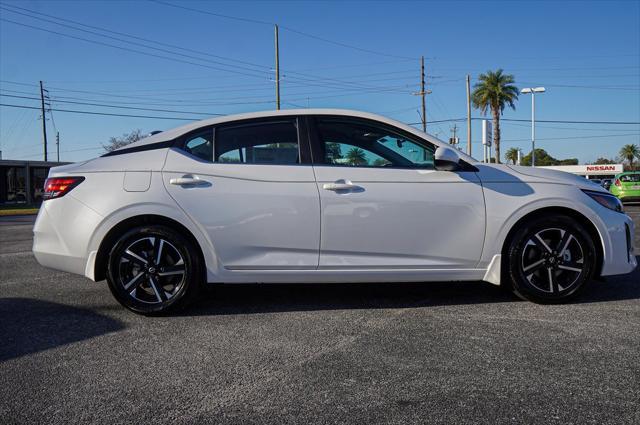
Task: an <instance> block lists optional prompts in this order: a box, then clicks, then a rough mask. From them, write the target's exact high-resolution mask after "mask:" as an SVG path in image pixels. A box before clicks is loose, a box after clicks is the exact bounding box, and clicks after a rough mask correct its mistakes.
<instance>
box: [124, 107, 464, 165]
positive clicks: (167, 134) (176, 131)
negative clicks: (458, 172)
mask: <svg viewBox="0 0 640 425" xmlns="http://www.w3.org/2000/svg"><path fill="white" fill-rule="evenodd" d="M291 115H340V116H345V117H355V118H365V119H371V120H374V121H379V122H382V123H385V124H389V125H392V126H394V127H398V128H400V129H402V130H405V131H407V132H409V133H413V134H415V135H417V136H419V137H422V138H424V139H427V140H429V141H430V142H433V143H434V144H436V145H441V146H448V144H447V143H445V142H443V141H442V140H439V139H438V138H436V137H434V136H432V135H430V134H428V133H423V132H422V131H420V130H418V129H416V128H413V127H411V126H410V125H407V124H405V123H402V122H400V121H396V120H393V119H391V118H387V117H384V116H381V115H377V114H372V113H369V112H362V111H354V110H348V109H284V110H278V111H274V110H271V111H260V112H248V113H243V114H234V115H224V116H220V117H215V118H209V119H205V120H201V121H194V122H191V123H189V124H186V125H183V126H180V127H176V128H173V129H170V130H166V131H163V132H160V133H157V134H154V135H152V136H149V137H145V138H144V139H141V140H139V141H137V142H134V143H132V144H130V145H127V146H124V147H122V148H120V149H116V151H118V150H121V149H130V148H135V147H138V146H144V145H148V144H152V143H159V142H164V141H168V140H173V139H175V138H176V137H179V136H181V135H183V134H186V133H189V132H190V131H193V130H197V129H198V128H200V127H206V126H209V125H216V124H223V123H227V122H233V121H240V120H246V119H252V118H269V117H286V116H291ZM459 153H460V155H461V156H462V157H463V158H464V159H465V160H466V161H468V162H475V159H473V158H472V157H470V156H468V155H466V154H465V153H464V152H461V151H459Z"/></svg>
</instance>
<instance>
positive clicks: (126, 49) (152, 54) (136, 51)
mask: <svg viewBox="0 0 640 425" xmlns="http://www.w3.org/2000/svg"><path fill="white" fill-rule="evenodd" d="M0 21H3V22H9V23H12V24H14V25H19V26H22V27H26V28H30V29H33V30H37V31H42V32H47V33H50V34H56V35H59V36H62V37H67V38H72V39H75V40H80V41H85V42H87V43H93V44H98V45H101V46H107V47H111V48H114V49H119V50H124V51H128V52H132V53H138V54H141V55H146V56H152V57H156V58H160V59H165V60H170V61H173V62H180V63H186V64H189V65H195V66H200V67H203V68H209V69H215V70H217V71H223V72H230V73H235V74H239V75H245V76H249V77H254V78H264V77H265V76H264V75H258V74H249V73H247V72H240V71H234V70H229V69H224V68H219V67H215V66H210V65H205V64H202V63H197V62H191V61H187V60H182V59H177V58H172V57H169V56H163V55H157V54H155V53H149V52H145V51H142V50H136V49H130V48H128V47H123V46H118V45H115V44H110V43H104V42H102V41H98V40H91V39H88V38H83V37H78V36H74V35H70V34H65V33H61V32H58V31H53V30H48V29H45V28H39V27H35V26H33V25H28V24H24V23H21V22H16V21H12V20H10V19H5V18H0ZM174 54H175V53H174ZM199 60H204V59H199Z"/></svg>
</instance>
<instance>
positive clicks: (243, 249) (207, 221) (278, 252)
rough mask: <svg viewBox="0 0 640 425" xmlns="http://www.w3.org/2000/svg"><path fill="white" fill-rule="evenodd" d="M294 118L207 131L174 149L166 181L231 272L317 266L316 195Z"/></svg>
mask: <svg viewBox="0 0 640 425" xmlns="http://www.w3.org/2000/svg"><path fill="white" fill-rule="evenodd" d="M303 140H304V141H305V142H303V143H300V138H299V125H298V119H297V118H296V117H283V118H280V117H279V118H276V119H260V120H247V121H242V122H236V123H231V124H226V125H220V126H216V127H209V128H204V129H202V130H200V131H196V132H193V133H191V134H188V135H187V136H185V137H184V138H183V140H181V142H180V145H181V147H180V148H172V149H170V151H169V154H168V156H167V160H166V163H165V166H164V169H163V180H164V184H165V186H166V188H167V190H168V191H169V193H170V195H171V196H172V197H173V198H174V199H175V200H176V202H177V203H178V204H179V205H180V207H182V209H183V210H184V211H185V212H186V213H187V214H188V215H189V216H190V217H191V218H192V219H193V221H194V222H196V223H197V224H198V225H199V226H200V227H201V228H202V229H204V231H205V232H206V233H207V234H208V236H209V238H210V240H211V243H212V245H213V247H214V250H215V252H216V256H217V260H218V261H219V263H220V264H219V266H220V267H223V268H224V269H226V270H256V269H265V270H267V269H270V270H280V269H282V270H288V269H315V268H316V267H317V265H318V255H319V253H318V245H319V240H320V217H319V210H320V206H319V195H318V190H317V187H316V184H315V178H314V174H313V169H312V167H311V164H310V161H309V149H308V144H307V143H306V137H305V138H304V139H303Z"/></svg>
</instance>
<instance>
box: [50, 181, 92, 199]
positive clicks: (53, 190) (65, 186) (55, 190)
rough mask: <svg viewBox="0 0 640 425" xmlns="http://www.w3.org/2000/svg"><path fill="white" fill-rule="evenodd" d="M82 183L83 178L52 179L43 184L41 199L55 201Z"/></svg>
mask: <svg viewBox="0 0 640 425" xmlns="http://www.w3.org/2000/svg"><path fill="white" fill-rule="evenodd" d="M83 181H84V177H52V178H50V179H47V180H45V182H44V193H43V194H42V199H43V200H47V199H55V198H60V197H61V196H64V195H66V194H67V193H69V192H70V191H71V189H73V188H74V187H76V186H77V185H79V184H80V183H82V182H83Z"/></svg>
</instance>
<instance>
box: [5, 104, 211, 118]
mask: <svg viewBox="0 0 640 425" xmlns="http://www.w3.org/2000/svg"><path fill="white" fill-rule="evenodd" d="M0 106H4V107H7V108H21V109H36V110H38V109H40V108H38V107H35V106H26V105H11V104H7V103H0ZM53 110H54V111H56V112H68V113H73V114H86V115H105V116H110V117H128V118H153V119H161V120H180V121H199V120H200V118H182V117H158V116H149V115H128V114H111V113H107V112H91V111H75V110H70V109H53Z"/></svg>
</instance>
